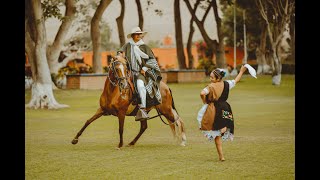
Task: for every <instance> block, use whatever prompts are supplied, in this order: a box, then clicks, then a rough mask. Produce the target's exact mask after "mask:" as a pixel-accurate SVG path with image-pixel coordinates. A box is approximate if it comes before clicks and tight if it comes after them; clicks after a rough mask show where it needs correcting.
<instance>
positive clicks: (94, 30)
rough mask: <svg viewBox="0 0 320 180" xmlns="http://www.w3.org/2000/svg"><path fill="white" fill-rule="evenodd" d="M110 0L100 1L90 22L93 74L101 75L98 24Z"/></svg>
mask: <svg viewBox="0 0 320 180" xmlns="http://www.w3.org/2000/svg"><path fill="white" fill-rule="evenodd" d="M110 2H111V0H101V1H100V4H99V6H98V8H97V10H96V12H95V13H94V15H93V17H92V20H91V39H92V48H93V58H92V59H93V62H92V65H93V68H92V69H93V72H94V73H102V72H103V70H102V62H101V46H100V45H101V36H100V28H99V23H100V20H101V17H102V15H103V13H104V11H105V9H106V8H107V7H108V5H109V4H110Z"/></svg>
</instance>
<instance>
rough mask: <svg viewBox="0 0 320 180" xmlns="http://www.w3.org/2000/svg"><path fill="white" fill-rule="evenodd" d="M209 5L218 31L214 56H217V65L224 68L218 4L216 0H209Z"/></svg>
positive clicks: (222, 38) (222, 36)
mask: <svg viewBox="0 0 320 180" xmlns="http://www.w3.org/2000/svg"><path fill="white" fill-rule="evenodd" d="M211 6H212V8H213V13H214V18H215V21H216V23H217V32H218V40H219V42H218V47H217V51H216V57H217V60H216V62H217V67H220V68H223V69H225V68H226V67H227V65H226V59H225V56H224V55H225V53H224V34H223V32H222V27H221V18H220V16H219V14H218V5H217V0H212V1H211Z"/></svg>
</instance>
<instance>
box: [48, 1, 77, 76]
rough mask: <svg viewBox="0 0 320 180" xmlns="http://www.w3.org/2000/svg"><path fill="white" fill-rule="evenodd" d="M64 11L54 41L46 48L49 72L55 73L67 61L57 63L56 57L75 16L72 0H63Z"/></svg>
mask: <svg viewBox="0 0 320 180" xmlns="http://www.w3.org/2000/svg"><path fill="white" fill-rule="evenodd" d="M65 6H66V12H65V16H64V17H65V19H64V20H63V21H62V24H61V25H60V27H59V30H58V33H57V35H56V37H55V39H54V42H53V43H52V44H51V45H49V46H48V48H47V58H48V63H49V68H50V73H51V74H57V73H58V71H59V69H60V68H61V67H63V66H65V64H67V63H68V62H63V63H61V64H60V63H59V62H58V58H59V55H60V52H61V49H62V47H63V43H64V41H65V39H66V36H67V34H68V31H69V29H70V28H71V25H72V22H73V20H74V18H75V13H76V7H75V1H74V0H66V2H65Z"/></svg>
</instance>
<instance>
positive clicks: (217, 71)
mask: <svg viewBox="0 0 320 180" xmlns="http://www.w3.org/2000/svg"><path fill="white" fill-rule="evenodd" d="M212 73H213V74H214V76H215V77H216V79H222V78H223V77H224V76H225V75H226V72H225V71H222V70H220V69H214V70H213V71H212Z"/></svg>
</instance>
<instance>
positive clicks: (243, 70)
mask: <svg viewBox="0 0 320 180" xmlns="http://www.w3.org/2000/svg"><path fill="white" fill-rule="evenodd" d="M246 70H247V68H246V67H245V66H244V65H242V66H241V68H240V72H243V73H244V72H245V71H246Z"/></svg>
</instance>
